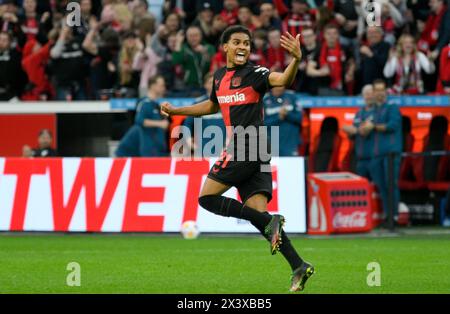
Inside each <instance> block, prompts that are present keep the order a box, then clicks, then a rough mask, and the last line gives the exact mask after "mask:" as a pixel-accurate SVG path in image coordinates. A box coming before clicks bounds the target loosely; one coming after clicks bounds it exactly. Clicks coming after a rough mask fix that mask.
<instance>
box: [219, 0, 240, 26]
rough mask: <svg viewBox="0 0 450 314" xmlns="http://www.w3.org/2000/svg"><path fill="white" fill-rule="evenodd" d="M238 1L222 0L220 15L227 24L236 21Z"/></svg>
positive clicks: (232, 23)
mask: <svg viewBox="0 0 450 314" xmlns="http://www.w3.org/2000/svg"><path fill="white" fill-rule="evenodd" d="M238 11H239V2H238V0H224V2H223V10H222V12H220V15H221V16H222V17H223V19H224V20H225V22H226V23H227V24H228V25H234V24H236V23H237V21H238Z"/></svg>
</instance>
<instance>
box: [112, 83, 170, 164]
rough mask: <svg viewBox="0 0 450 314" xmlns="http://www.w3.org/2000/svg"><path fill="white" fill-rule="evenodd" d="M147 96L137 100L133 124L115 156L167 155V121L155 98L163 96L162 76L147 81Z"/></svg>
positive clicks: (164, 86) (164, 88)
mask: <svg viewBox="0 0 450 314" xmlns="http://www.w3.org/2000/svg"><path fill="white" fill-rule="evenodd" d="M148 85H149V87H148V88H149V90H148V97H144V98H142V99H140V100H139V101H138V104H137V107H136V117H135V121H134V125H133V126H132V127H131V128H130V129H129V130H128V132H127V133H126V134H125V136H124V137H123V138H122V140H121V141H120V144H119V147H118V148H117V151H116V156H117V157H161V156H168V155H169V153H168V145H167V144H168V141H167V129H168V128H169V121H168V120H167V119H165V118H163V117H162V116H161V114H160V112H159V104H158V103H157V102H156V100H157V99H159V98H161V97H163V96H164V94H165V92H166V85H165V83H164V79H163V77H162V76H159V75H158V76H155V77H153V78H151V79H150V81H149V84H148Z"/></svg>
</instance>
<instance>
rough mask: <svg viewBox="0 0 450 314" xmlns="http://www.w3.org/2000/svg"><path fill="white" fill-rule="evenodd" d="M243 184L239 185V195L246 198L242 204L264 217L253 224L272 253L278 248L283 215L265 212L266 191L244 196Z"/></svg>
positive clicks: (280, 241) (280, 239) (280, 240)
mask: <svg viewBox="0 0 450 314" xmlns="http://www.w3.org/2000/svg"><path fill="white" fill-rule="evenodd" d="M246 190H248V189H245V186H240V188H239V191H240V194H241V196H243V197H244V199H246V201H245V203H244V205H245V206H246V207H250V208H253V209H255V210H256V211H258V212H260V213H262V214H263V215H264V216H265V217H266V219H264V220H261V221H255V222H254V223H252V224H253V226H254V227H255V228H256V229H258V230H259V232H261V234H262V235H263V236H264V237H265V238H266V239H267V240H268V241H269V242H270V253H271V254H272V255H273V254H275V253H276V252H277V251H278V250H279V249H280V245H281V243H282V236H281V235H282V228H283V225H284V217H283V216H281V215H270V214H269V213H268V212H267V203H268V195H267V193H258V192H254V193H252V194H251V195H250V196H249V197H247V196H246V194H245V193H246V192H245V191H246Z"/></svg>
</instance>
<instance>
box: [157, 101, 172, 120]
mask: <svg viewBox="0 0 450 314" xmlns="http://www.w3.org/2000/svg"><path fill="white" fill-rule="evenodd" d="M160 108H161V115H162V116H163V117H167V118H168V117H170V115H172V114H173V109H174V108H173V106H172V105H171V104H170V103H168V102H167V101H165V102H163V103H162V104H161V106H160Z"/></svg>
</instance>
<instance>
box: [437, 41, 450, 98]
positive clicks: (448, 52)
mask: <svg viewBox="0 0 450 314" xmlns="http://www.w3.org/2000/svg"><path fill="white" fill-rule="evenodd" d="M439 64H440V65H439V66H440V67H439V77H438V83H437V89H436V92H438V93H439V94H446V95H450V43H449V44H448V45H447V46H446V47H445V48H444V49H442V51H441V58H440V63H439Z"/></svg>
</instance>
